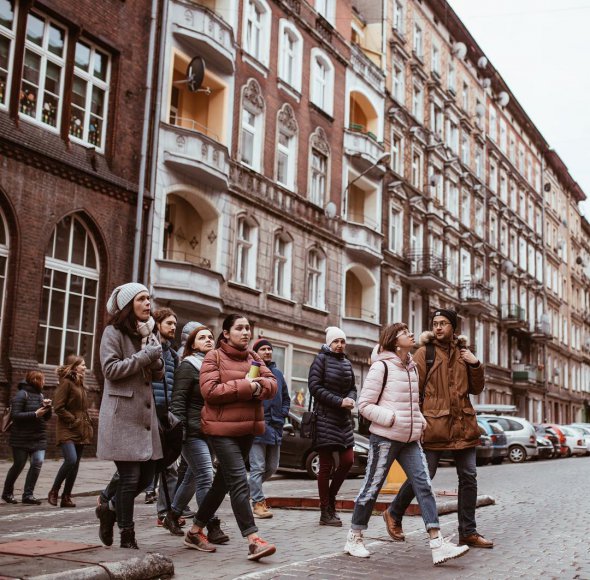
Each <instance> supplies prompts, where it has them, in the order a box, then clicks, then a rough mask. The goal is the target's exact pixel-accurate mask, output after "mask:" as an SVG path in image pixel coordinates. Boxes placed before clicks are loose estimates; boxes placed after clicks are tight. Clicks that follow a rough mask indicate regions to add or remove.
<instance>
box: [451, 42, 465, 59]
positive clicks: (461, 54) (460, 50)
mask: <svg viewBox="0 0 590 580" xmlns="http://www.w3.org/2000/svg"><path fill="white" fill-rule="evenodd" d="M453 54H454V55H455V56H456V57H457V58H459V59H461V60H463V59H464V58H465V55H466V54H467V46H466V45H465V43H464V42H455V44H454V45H453Z"/></svg>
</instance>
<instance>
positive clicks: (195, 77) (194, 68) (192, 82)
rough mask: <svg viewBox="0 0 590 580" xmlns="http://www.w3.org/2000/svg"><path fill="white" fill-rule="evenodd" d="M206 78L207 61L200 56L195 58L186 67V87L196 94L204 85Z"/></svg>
mask: <svg viewBox="0 0 590 580" xmlns="http://www.w3.org/2000/svg"><path fill="white" fill-rule="evenodd" d="M204 78H205V61H204V60H203V58H202V57H200V56H195V57H194V58H193V59H192V60H191V61H190V62H189V63H188V66H187V67H186V86H187V87H188V90H189V91H190V92H191V93H196V92H197V91H198V90H199V89H200V88H201V85H202V84H203V79H204Z"/></svg>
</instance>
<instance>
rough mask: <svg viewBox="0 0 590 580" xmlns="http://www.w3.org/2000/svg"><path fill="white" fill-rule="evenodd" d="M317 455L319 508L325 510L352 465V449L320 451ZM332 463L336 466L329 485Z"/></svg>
mask: <svg viewBox="0 0 590 580" xmlns="http://www.w3.org/2000/svg"><path fill="white" fill-rule="evenodd" d="M318 455H319V456H320V470H319V473H318V493H319V496H320V507H323V508H326V507H328V506H329V505H330V500H332V501H334V500H335V499H336V495H337V494H338V491H339V490H340V487H341V486H342V484H343V483H344V480H345V479H346V476H347V475H348V472H349V471H350V468H351V467H352V464H353V463H354V450H353V448H352V447H349V448H348V449H342V450H340V451H331V450H329V449H320V450H319V451H318ZM334 463H336V464H337V467H336V469H335V470H334V473H333V474H332V483H330V474H331V473H332V466H333V465H334Z"/></svg>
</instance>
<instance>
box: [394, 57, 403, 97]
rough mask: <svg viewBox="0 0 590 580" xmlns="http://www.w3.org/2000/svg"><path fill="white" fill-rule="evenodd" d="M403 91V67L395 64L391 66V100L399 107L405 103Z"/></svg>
mask: <svg viewBox="0 0 590 580" xmlns="http://www.w3.org/2000/svg"><path fill="white" fill-rule="evenodd" d="M405 91H406V88H405V78H404V65H403V64H401V63H397V62H396V63H394V65H393V98H394V99H395V100H396V101H397V102H398V103H399V104H400V105H403V104H404V103H405V100H406V99H405Z"/></svg>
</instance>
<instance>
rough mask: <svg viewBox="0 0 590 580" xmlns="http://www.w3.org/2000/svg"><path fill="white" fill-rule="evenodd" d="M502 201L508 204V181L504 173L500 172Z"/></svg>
mask: <svg viewBox="0 0 590 580" xmlns="http://www.w3.org/2000/svg"><path fill="white" fill-rule="evenodd" d="M511 187H512V186H511ZM500 199H501V200H502V201H503V202H504V203H505V204H508V179H507V178H506V174H505V173H504V172H503V171H501V172H500Z"/></svg>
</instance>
